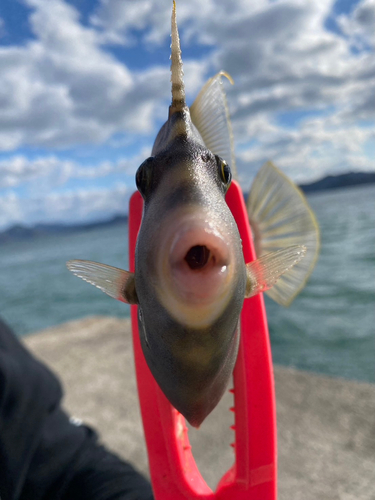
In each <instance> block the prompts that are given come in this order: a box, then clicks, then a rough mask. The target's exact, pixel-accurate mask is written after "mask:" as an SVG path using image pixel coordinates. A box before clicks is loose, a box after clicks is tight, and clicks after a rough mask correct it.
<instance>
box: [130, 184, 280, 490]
mask: <svg viewBox="0 0 375 500" xmlns="http://www.w3.org/2000/svg"><path fill="white" fill-rule="evenodd" d="M226 202H227V204H228V206H229V208H230V210H231V211H232V214H233V216H234V218H235V220H236V222H237V226H238V229H239V232H240V236H241V239H242V246H243V253H244V258H245V262H246V263H248V262H251V261H253V260H255V259H256V255H255V250H254V246H253V241H252V236H251V229H250V225H249V220H248V215H247V211H246V206H245V202H244V198H243V194H242V191H241V188H240V187H239V185H238V184H237V183H236V182H235V181H233V182H232V184H231V186H230V188H229V190H228V192H227V195H226ZM142 210H143V200H142V197H141V195H140V194H139V193H138V191H137V192H135V193H134V194H133V195H132V197H131V199H130V205H129V261H130V262H129V264H130V271H132V272H134V259H135V246H136V241H137V236H138V231H139V228H140V225H141V220H142ZM131 319H132V330H133V346H134V357H135V368H136V377H137V385H138V395H139V401H140V407H141V414H142V420H143V428H144V432H145V438H146V445H147V450H148V459H149V466H150V475H151V481H152V488H153V491H154V497H155V500H245V499H246V500H276V498H277V449H276V447H277V441H276V404H275V390H274V379H273V369H272V359H271V349H270V342H269V335H268V326H267V317H266V311H265V306H264V299H263V295H262V294H258V295H256V296H255V297H252V298H250V299H246V300H245V301H244V305H243V308H242V312H241V340H240V347H239V352H238V357H237V362H236V366H235V368H234V372H233V383H234V391H233V393H234V408H235V412H234V416H235V429H234V432H235V446H234V451H235V463H234V465H233V466H232V467H231V468H230V469H229V470H228V471H227V472H226V474H224V476H223V477H222V478H221V480H220V482H219V484H218V486H217V489H216V491H215V492H213V491H212V490H211V489H210V488H209V487H208V485H207V484H206V482H205V481H204V479H203V478H202V476H201V474H200V472H199V470H198V467H197V465H196V463H195V460H194V457H193V455H192V452H191V446H190V443H189V439H188V435H187V427H186V424H185V419H184V417H183V416H182V415H181V414H180V413H179V412H178V411H177V410H176V409H175V408H173V406H172V405H171V404H170V403H169V401H168V400H167V398H166V397H165V396H164V394H163V393H162V391H161V389H160V388H159V386H158V385H157V383H156V381H155V379H154V377H153V376H152V374H151V372H150V370H149V368H148V366H147V364H146V361H145V358H144V355H143V352H142V348H141V344H140V339H139V332H138V317H137V306H131Z"/></svg>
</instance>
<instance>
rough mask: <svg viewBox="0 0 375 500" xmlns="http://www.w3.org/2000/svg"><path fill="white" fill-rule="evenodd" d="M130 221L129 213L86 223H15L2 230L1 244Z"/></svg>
mask: <svg viewBox="0 0 375 500" xmlns="http://www.w3.org/2000/svg"><path fill="white" fill-rule="evenodd" d="M127 221H128V216H127V215H116V216H115V217H113V218H112V219H110V220H104V221H96V222H90V223H85V224H74V225H69V224H36V225H35V226H32V227H28V226H23V225H21V224H17V225H14V226H12V227H10V228H9V229H6V230H5V231H3V232H0V244H1V243H5V242H7V241H18V240H28V239H32V238H36V237H39V236H46V235H53V234H55V235H59V234H70V233H76V232H82V231H92V230H95V229H97V228H100V227H110V226H116V225H118V224H125V223H127Z"/></svg>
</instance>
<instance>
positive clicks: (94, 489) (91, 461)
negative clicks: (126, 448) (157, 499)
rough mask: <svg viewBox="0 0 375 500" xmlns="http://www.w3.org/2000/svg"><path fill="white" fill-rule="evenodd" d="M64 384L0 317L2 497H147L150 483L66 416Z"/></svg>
mask: <svg viewBox="0 0 375 500" xmlns="http://www.w3.org/2000/svg"><path fill="white" fill-rule="evenodd" d="M61 399H62V389H61V385H60V383H59V381H58V379H57V378H56V377H55V375H53V374H52V373H51V371H50V370H49V369H48V368H47V367H46V366H45V365H43V364H42V363H41V362H39V361H37V360H36V359H35V358H34V357H33V356H32V355H31V354H30V353H29V352H28V351H27V350H26V349H25V347H24V346H23V345H22V344H21V343H20V342H19V341H18V339H17V338H16V337H15V336H14V334H13V332H12V331H11V330H10V329H9V328H8V327H7V326H6V325H5V324H4V323H3V322H2V321H1V320H0V497H1V500H68V499H69V500H75V499H77V500H78V499H80V500H151V499H152V498H153V497H152V490H151V486H150V484H149V483H148V482H147V481H146V479H145V478H144V477H143V476H141V475H140V474H139V473H138V472H137V471H135V469H133V467H131V466H130V465H129V464H127V463H126V462H124V461H122V460H121V459H120V458H119V457H117V456H116V455H114V454H112V453H110V452H109V451H108V450H106V449H105V448H104V447H103V446H101V445H100V444H99V443H98V439H97V435H96V433H95V432H94V431H93V430H92V429H90V428H88V427H86V426H84V425H76V424H75V423H73V422H71V421H70V419H69V417H68V415H67V414H66V413H65V412H64V411H63V410H62V409H61V407H60V403H61Z"/></svg>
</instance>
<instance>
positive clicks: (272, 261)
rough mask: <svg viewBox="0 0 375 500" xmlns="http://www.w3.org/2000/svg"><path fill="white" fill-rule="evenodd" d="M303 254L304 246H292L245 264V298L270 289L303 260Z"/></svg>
mask: <svg viewBox="0 0 375 500" xmlns="http://www.w3.org/2000/svg"><path fill="white" fill-rule="evenodd" d="M305 254H306V247H305V246H300V245H293V246H290V247H288V248H285V249H284V250H278V251H277V252H270V253H268V254H266V255H263V257H260V258H259V259H257V260H254V261H253V262H250V263H249V264H247V265H246V272H247V282H246V292H245V297H246V298H249V297H253V295H256V294H257V293H259V292H266V291H267V290H269V289H270V288H272V287H273V286H274V285H275V284H276V283H277V281H278V280H279V278H280V277H281V276H282V275H283V274H284V273H286V272H287V271H289V270H290V269H292V267H293V266H294V265H295V264H297V263H298V262H300V261H301V260H302V259H303V257H304V256H305Z"/></svg>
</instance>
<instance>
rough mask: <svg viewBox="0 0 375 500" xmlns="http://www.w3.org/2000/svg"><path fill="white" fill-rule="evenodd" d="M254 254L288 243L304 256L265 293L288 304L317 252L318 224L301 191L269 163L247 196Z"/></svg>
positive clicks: (259, 173) (269, 250)
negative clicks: (301, 249) (303, 249)
mask: <svg viewBox="0 0 375 500" xmlns="http://www.w3.org/2000/svg"><path fill="white" fill-rule="evenodd" d="M246 204H247V210H248V214H249V219H250V225H251V228H252V230H253V233H254V243H255V250H256V253H257V257H258V258H259V257H261V256H262V255H264V254H266V253H268V252H273V251H275V250H282V249H285V248H286V247H289V246H291V245H304V246H306V248H307V251H306V256H305V258H304V259H302V260H301V261H300V262H299V263H298V264H296V265H295V266H294V267H293V268H292V269H291V270H289V271H288V272H287V273H286V274H284V275H283V276H281V278H280V279H279V280H278V282H277V283H276V284H275V286H274V287H273V288H271V289H270V290H268V291H267V292H266V293H267V294H268V295H269V296H270V297H271V298H272V299H273V300H275V301H276V302H278V303H279V304H281V305H284V306H288V305H290V304H291V303H292V301H293V300H294V298H295V297H296V296H297V295H298V294H299V292H300V291H301V290H302V289H303V288H304V286H305V284H306V281H307V280H308V278H309V276H310V274H311V273H312V270H313V269H314V266H315V263H316V260H317V258H318V253H319V240H320V238H319V227H318V223H317V221H316V219H315V215H314V213H313V211H312V210H311V208H310V207H309V205H308V203H307V200H306V198H305V196H304V194H303V193H302V191H301V190H300V189H299V188H298V187H297V186H296V185H295V184H294V183H293V182H292V181H291V180H290V179H288V177H286V176H285V175H284V174H283V173H282V172H281V171H280V170H279V169H277V168H276V167H275V166H274V165H273V164H272V163H271V162H268V163H266V164H265V165H263V167H262V168H261V169H260V171H259V172H258V175H257V176H256V178H255V180H254V182H253V185H252V187H251V190H250V193H249V197H248V199H247V203H246Z"/></svg>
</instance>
